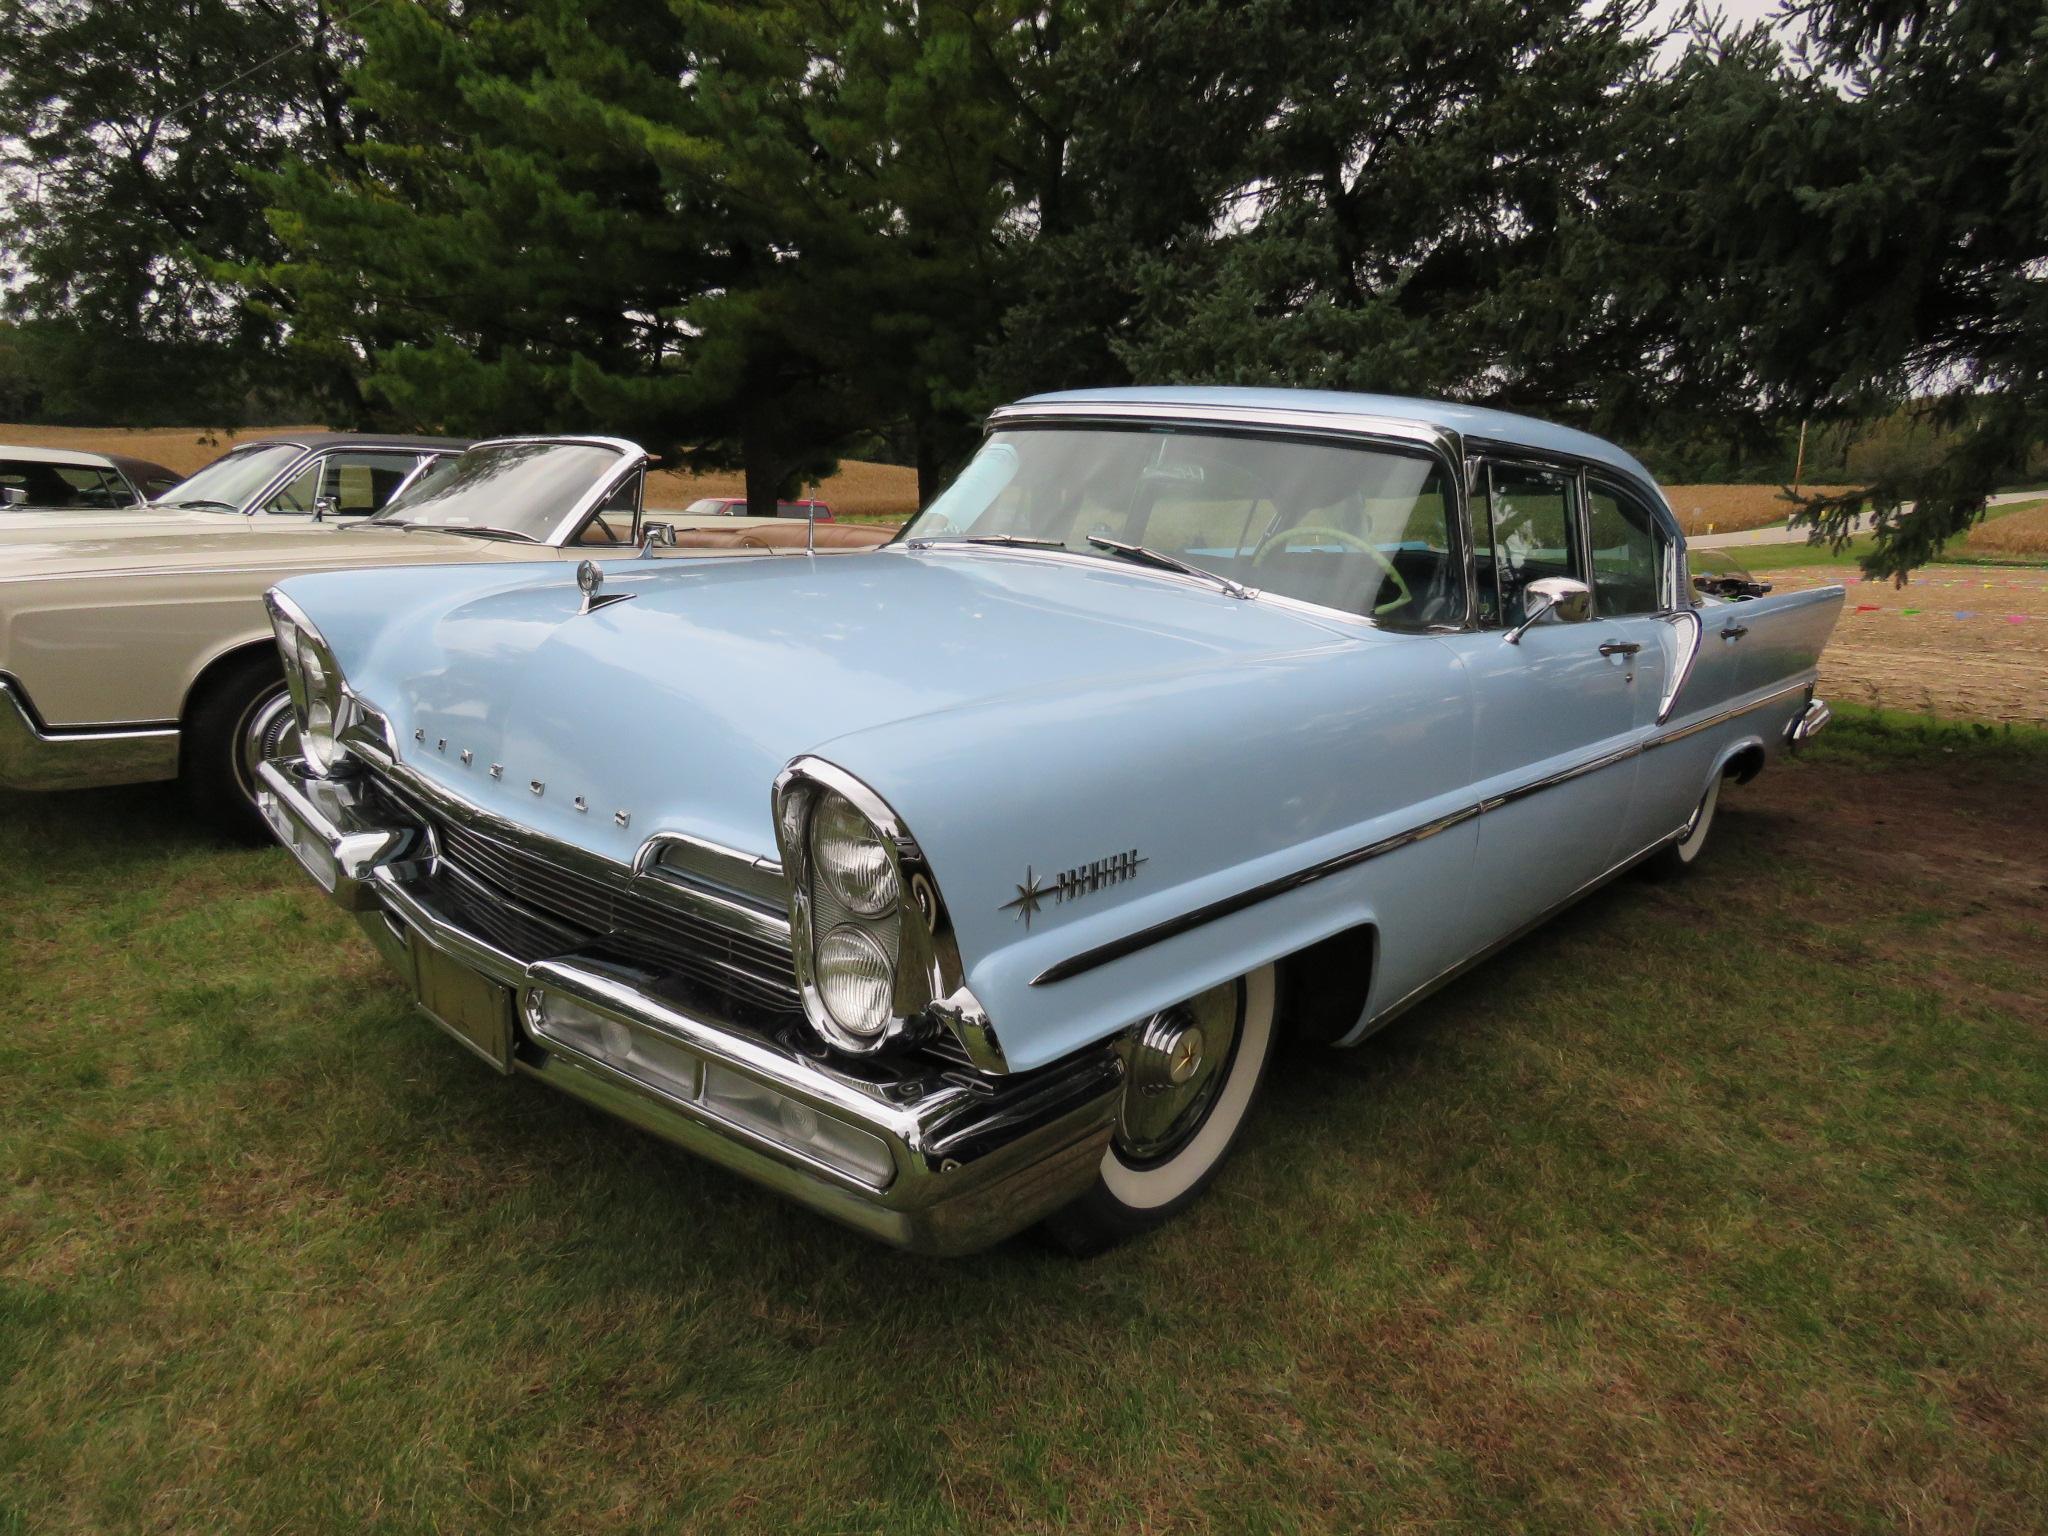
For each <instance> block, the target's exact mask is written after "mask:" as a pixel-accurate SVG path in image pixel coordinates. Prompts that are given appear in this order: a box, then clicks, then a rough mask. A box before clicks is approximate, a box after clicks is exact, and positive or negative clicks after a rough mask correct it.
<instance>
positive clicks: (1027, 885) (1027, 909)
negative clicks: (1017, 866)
mask: <svg viewBox="0 0 2048 1536" xmlns="http://www.w3.org/2000/svg"><path fill="white" fill-rule="evenodd" d="M1051 889H1052V887H1051V886H1049V885H1040V884H1039V883H1038V876H1037V875H1036V874H1034V873H1033V872H1032V869H1031V866H1030V865H1028V864H1027V865H1025V866H1024V883H1023V884H1022V885H1020V886H1018V887H1017V899H1016V900H1015V901H1006V902H1004V903H1003V905H1002V910H1003V911H1005V912H1015V913H1016V914H1017V915H1018V916H1019V917H1021V918H1022V919H1024V927H1025V929H1026V930H1027V931H1028V930H1029V929H1030V927H1031V919H1032V917H1033V915H1034V914H1036V913H1037V911H1038V904H1039V902H1040V900H1041V899H1042V898H1043V897H1044V896H1045V895H1046V893H1047V892H1048V891H1050V890H1051Z"/></svg>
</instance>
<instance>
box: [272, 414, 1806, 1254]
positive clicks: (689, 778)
mask: <svg viewBox="0 0 2048 1536" xmlns="http://www.w3.org/2000/svg"><path fill="white" fill-rule="evenodd" d="M1841 603H1842V591H1841V589H1840V588H1828V589H1825V590H1822V591H1816V592H1801V593H1797V594H1788V595H1777V596H1763V597H1746V596H1745V598H1744V600H1735V601H1724V600H1722V599H1721V598H1719V597H1715V596H1710V595H1706V594H1704V593H1701V592H1698V591H1695V589H1694V585H1693V583H1692V581H1691V579H1690V578H1689V575H1688V572H1687V568H1686V558H1685V547H1684V541H1683V539H1682V538H1681V537H1680V534H1679V531H1678V528H1677V525H1676V523H1675V522H1674V520H1673V519H1672V516H1671V514H1670V511H1669V509H1668V508H1667V506H1666V505H1665V502H1664V499H1663V497H1662V496H1661V495H1660V494H1659V493H1658V490H1657V487H1656V485H1655V484H1654V482H1653V481H1652V480H1651V478H1650V476H1649V474H1648V473H1647V472H1646V471H1645V470H1644V469H1643V467H1642V466H1641V465H1640V464H1638V463H1636V461H1635V460H1634V459H1632V458H1630V457H1629V456H1628V455H1627V454H1625V453H1623V452H1621V451H1620V450H1618V449H1616V448H1615V447H1613V446H1612V445H1610V444H1608V443H1605V442H1602V441H1600V440H1599V439H1597V438H1593V437H1589V436H1586V435H1585V434H1583V433H1580V432H1575V431H1569V430H1566V429H1563V428H1560V427H1555V426H1549V425H1546V424H1544V423H1542V422H1538V421H1531V420H1527V419H1524V418H1521V417H1517V416H1509V415H1503V414H1500V413H1497V412H1493V411H1486V410H1478V409H1472V408H1468V407H1464V406H1456V405H1445V404H1439V403H1434V402H1428V401H1421V400H1402V399H1391V398H1382V397H1375V396H1361V395H1344V394H1323V393H1311V392H1298V391H1287V390H1219V389H1125V390H1102V391H1087V392H1081V393H1072V394H1059V395H1049V396H1044V397H1041V398H1037V399H1032V400H1026V401H1024V402H1022V403H1021V404H1018V405H1014V406H1011V407H1009V408H1007V409H1004V410H1001V411H998V412H996V413H995V415H994V416H993V417H992V418H991V419H990V421H989V423H988V435H987V440H986V442H985V444H984V446H983V448H982V450H981V452H980V453H979V455H978V456H977V457H976V458H975V459H974V460H973V462H972V463H971V464H970V465H969V466H968V468H967V469H966V471H965V472H964V473H963V474H962V475H961V477H960V479H959V480H958V481H957V482H956V483H955V484H954V485H953V486H952V487H951V489H949V490H948V491H947V492H946V493H945V495H943V496H942V497H940V498H939V499H938V500H937V501H936V502H935V503H933V505H932V506H931V507H929V508H928V509H927V510H926V511H925V512H923V513H922V514H920V515H919V516H918V517H917V518H916V519H915V520H913V521H912V522H911V523H910V524H909V526H908V527H906V528H905V529H904V531H903V533H902V534H901V535H900V536H899V537H898V538H897V539H896V540H895V541H894V542H893V543H892V544H890V545H888V546H886V547H884V548H882V549H879V550H875V551H873V552H870V553H865V554H856V555H840V556H837V557H835V558H833V559H831V560H825V559H815V560H814V559H808V558H805V557H804V555H803V554H802V553H801V552H798V553H796V554H793V555H792V554H765V555H762V556H760V557H758V558H728V559H725V560H722V561H691V560H682V561H677V560H666V561H636V560H632V559H622V560H617V561H607V562H605V563H604V564H603V565H602V566H601V567H600V566H597V565H586V566H585V567H584V568H583V570H582V571H581V572H580V573H579V576H578V579H576V580H571V579H570V577H569V574H568V573H567V572H566V571H563V570H561V569H560V568H559V567H557V568H554V569H549V568H546V567H531V568H529V567H508V566H503V565H497V566H478V567H476V568H474V569H465V570H456V569H450V568H448V567H445V566H444V567H440V568H436V569H422V570H410V571H390V570H385V571H379V572H375V573H369V572H362V573H357V572H344V573H337V574H333V575H319V576H307V577H302V578H295V579H293V580H291V581H288V582H285V583H284V584H283V585H282V586H280V587H278V588H277V589H275V591H274V592H273V593H272V596H271V604H272V610H273V613H274V616H275V619H276V625H277V631H278V637H279V640H280V643H281V645H282V647H283V650H284V655H285V659H286V664H287V670H288V672H289V674H290V678H291V686H292V692H293V696H294V700H295V702H296V705H297V708H298V712H299V722H300V736H301V741H302V743H303V747H302V750H303V753H304V755H303V757H302V758H299V759H297V760H292V761H283V762H276V763H272V764H269V765H267V766H265V767H264V769H263V770H262V778H263V790H262V797H261V798H262V804H263V808H264V811H265V813H266V815H267V816H268V818H269V820H270V822H271V824H272V825H273V826H274V827H275V828H276V830H277V832H278V834H279V836H280V837H281V838H282V839H283V840H284V841H285V842H286V843H287V844H288V845H289V846H290V847H291V848H292V849H293V851H294V852H295V853H296V854H297V855H298V857H299V859H300V860H301V861H302V862H303V863H304V864H305V866H306V868H307V869H308V870H309V871H311V872H312V874H313V875H314V877H315V878H317V879H318V880H319V881H320V883H321V884H322V885H323V886H325V887H326V888H327V890H329V891H330V892H331V893H332V894H333V896H334V898H335V899H336V900H337V901H339V902H340V903H341V904H342V905H343V906H345V907H347V908H348V909H349V910H351V911H352V912H354V913H355V914H356V915H357V917H358V919H359V920H360V922H361V924H362V927H363V929H364V931H365V932H366V933H368V935H369V936H370V938H371V939H372V940H373V941H374V942H375V943H376V945H377V946H378V948H379V949H381V950H382V951H383V952H384V954H385V955H386V956H387V957H388V958H389V960H390V962H391V963H392V965H394V966H395V967H396V968H397V970H398V972H399V974H400V975H401V976H402V977H403V978H404V979H405V982H406V984H407V985H408V986H409V987H411V988H412V990H413V992H414V994H415V996H416V997H417V998H418V1000H419V1003H420V1006H421V1007H422V1009H424V1010H425V1011H426V1013H427V1014H428V1015H429V1016H430V1017H431V1018H433V1019H434V1020H435V1021H437V1022H438V1023H440V1024H441V1025H442V1026H443V1027H444V1028H445V1029H446V1030H447V1031H448V1032H449V1033H450V1034H452V1035H453V1036H454V1037H455V1038H456V1039H458V1040H460V1041H461V1042H462V1043H463V1044H465V1045H466V1046H468V1047H469V1048H470V1049H471V1050H473V1051H474V1052H475V1053H476V1054H477V1055H478V1056H480V1057H481V1058H482V1059H483V1060H485V1061H487V1062H489V1063H490V1064H491V1065H492V1066H493V1067H495V1068H497V1069H498V1070H499V1071H501V1072H506V1073H511V1072H524V1073H529V1074H531V1075H533V1076H535V1077H538V1078H540V1079H541V1080H542V1081H544V1082H548V1083H552V1084H554V1085H555V1086H557V1087H559V1088H561V1089H564V1090H565V1091H567V1092H569V1093H572V1094H575V1095H576V1096H578V1097H579V1098H582V1099H585V1100H587V1101H589V1102H591V1103H593V1104H596V1105H598V1106H600V1107H602V1108H604V1109H607V1110H610V1111H611V1112H613V1113H614V1114H616V1115H618V1116H620V1117H621V1118H623V1119H626V1120H629V1121H632V1122H633V1123H635V1124H637V1125H640V1126H643V1127H645V1128H647V1129H649V1130H651V1131H654V1132H656V1133H658V1134H660V1135H662V1136H665V1137H668V1138H670V1139H671V1140H673V1141H676V1142H678V1143H680V1144H682V1145H683V1146H685V1147H688V1148H690V1149H692V1150H694V1151H697V1152H700V1153H702V1154H704V1155H705V1156H707V1157H710V1158H712V1159H714V1160H715V1161H717V1162H720V1163H723V1164H725V1165H726V1166H728V1167H731V1168H735V1169H737V1170H739V1171H740V1172H741V1173H744V1174H746V1175H748V1176H749V1177H751V1178H754V1179H757V1180H759V1181H761V1182H762V1183H765V1184H767V1185H769V1186H771V1187H773V1188H775V1189H778V1190H780V1191H782V1192H783V1193H785V1194H788V1195H791V1196H793V1197H795V1198H796V1199H798V1200H801V1201H803V1202H805V1203H806V1204H808V1205H811V1206H813V1207H815V1208H817V1209H818V1210H821V1211H823V1212H825V1213H826V1214H828V1215H830V1216H833V1217H836V1218H837V1219H839V1220H841V1221H843V1222H846V1223H848V1224H850V1225H852V1226H855V1227H858V1228H860V1229H862V1230H864V1231H866V1232H870V1233H873V1234H875V1235H877V1236H880V1237H883V1238H886V1239H888V1240H890V1241H892V1242H896V1243H900V1244H903V1245H906V1246H909V1247H914V1248H919V1249H923V1250H927V1251H931V1252H938V1253H958V1252H962V1251H966V1250H969V1249H973V1248H976V1247H979V1246H981V1245H984V1244H987V1243H989V1242H992V1241H994V1240H996V1239H998V1238H1001V1237H1003V1236H1005V1235H1007V1234H1009V1233H1012V1232H1015V1231H1018V1230H1019V1229H1021V1228H1024V1227H1026V1226H1028V1225H1031V1224H1033V1223H1039V1222H1043V1223H1045V1224H1046V1227H1047V1229H1048V1230H1049V1231H1050V1232H1051V1233H1052V1234H1053V1235H1054V1236H1055V1237H1057V1238H1058V1239H1060V1240H1061V1241H1063V1242H1064V1243H1066V1244H1067V1245H1068V1246H1070V1247H1072V1248H1074V1249H1076V1250H1087V1249H1091V1248H1095V1247H1100V1246H1102V1245H1104V1244H1107V1243H1109V1242H1113V1241H1115V1240H1117V1239H1119V1238H1122V1237H1125V1236H1128V1235H1130V1234H1133V1233H1136V1232H1139V1231H1142V1230H1144V1229H1146V1228H1148V1227H1151V1226H1154V1225H1156V1224H1158V1223H1159V1222H1161V1221H1163V1220H1164V1219H1166V1218H1167V1217H1169V1216H1171V1215H1172V1214H1173V1213H1174V1212H1176V1211H1178V1210H1180V1209H1181V1208H1182V1207H1184V1206H1186V1205H1187V1204H1188V1203H1189V1202H1190V1201H1191V1200H1193V1199H1194V1198H1195V1197H1196V1196H1197V1194H1198V1193H1199V1192H1200V1191H1201V1189H1202V1188H1203V1186H1204V1185H1205V1184H1206V1183H1207V1182H1208V1180H1209V1179H1210V1178H1211V1176H1212V1175H1213V1174H1214V1173H1215V1172H1216V1169H1217V1167H1218V1165H1219V1164H1220V1163H1221V1161H1222V1160H1223V1158H1224V1156H1225V1154H1226V1153H1227V1152H1228V1151H1229V1149H1230V1147H1231V1144H1232V1143H1233V1142H1234V1141H1235V1140H1236V1138H1237V1135H1238V1133H1239V1131H1240V1129H1241V1128H1242V1126H1243V1125H1244V1123H1245V1118H1246V1115H1247V1113H1248V1111H1249V1110H1250V1107H1251V1104H1252V1101H1253V1099H1254V1097H1255V1095H1256V1094H1257V1091H1258V1087H1259V1081H1260V1077H1261V1075H1262V1074H1263V1073H1264V1071H1265V1069H1266V1065H1267V1062H1268V1060H1269V1058H1270V1056H1271V1054H1272V1051H1273V1046H1274V1041H1275V1038H1276V1035H1277V1033H1278V1032H1279V1031H1280V1030H1281V1029H1282V1028H1283V1027H1285V1028H1287V1029H1290V1030H1292V1031H1294V1032H1296V1033H1297V1034H1299V1035H1301V1036H1304V1037H1307V1038H1309V1039H1312V1040H1317V1041H1323V1042H1327V1043H1329V1044H1333V1045H1355V1044H1357V1043H1358V1042H1359V1041H1361V1040H1363V1039H1365V1038H1366V1037H1367V1036H1368V1035H1370V1034H1371V1033H1372V1032H1373V1031H1374V1030H1375V1029H1377V1028H1378V1027H1380V1026H1381V1025H1383V1024H1385V1023H1386V1022H1387V1021H1388V1020H1389V1019H1391V1018H1393V1017H1394V1016H1395V1015H1397V1014H1399V1013H1400V1012H1401V1011H1402V1010H1403V1009H1405V1008H1408V1007H1410V1006H1411V1005H1413V1004H1414V1003H1415V1002H1416V1001H1417V1000H1419V999H1420V998H1423V997H1425V996H1426V995H1427V994H1428V993H1429V992H1430V991H1431V990H1432V989H1433V988H1435V987H1438V986H1440V985H1442V984H1443V982H1444V981H1445V980H1447V979H1448V978H1450V977H1452V976H1454V975H1456V974H1457V973H1458V972H1459V971H1460V970H1461V969H1463V968H1464V967H1466V966H1468V965H1470V964H1472V963H1473V962H1474V961H1476V960H1478V959H1480V958H1481V957H1483V956H1484V955H1486V954H1487V953H1489V952H1490V951H1492V950H1493V949H1495V948H1497V947H1498V946H1500V945H1501V944H1503V943H1505V942H1507V941H1508V940H1510V939H1512V938H1514V937H1515V936H1516V935H1517V934H1519V933H1521V932H1522V931H1523V930H1525V929H1527V928H1528V927H1530V926H1531V925H1532V924H1534V923H1537V922H1540V921H1541V920H1542V919H1543V918H1544V917H1545V916H1547V915H1548V914H1550V913H1553V912H1555V911H1557V910H1558V909H1559V908H1560V907H1562V906H1563V905H1565V904H1566V903H1568V902H1570V901H1572V900H1574V899H1575V898H1577V897H1579V896H1582V895H1584V894H1585V893H1586V892H1587V891H1589V890H1591V889H1592V888H1593V887H1595V886H1597V885H1599V884H1600V883H1601V882H1602V881H1604V880H1607V879H1609V878H1610V877H1612V876H1613V875H1615V874H1616V873H1617V872H1619V871H1621V870H1623V869H1626V868H1628V867H1629V866H1630V865H1632V864H1635V863H1638V862H1640V861H1644V860H1655V861H1657V862H1659V863H1661V864H1663V865H1666V866H1672V867H1682V866H1684V865H1686V864H1689V863H1690V862H1691V861H1692V860H1694V859H1695V858H1697V857H1698V856H1699V854H1700V850H1701V848H1702V846H1703V845H1704V843H1705V841H1706V839H1707V835H1708V832H1709V830H1710V828H1711V826H1712V823H1713V818H1714V809H1715V805H1716V802H1717V798H1718V796H1719V795H1720V792H1721V788H1722V785H1723V784H1724V783H1725V782H1726V781H1728V780H1730V779H1734V780H1736V781H1738V782H1739V781H1741V780H1745V779H1748V778H1749V777H1751V776H1752V775H1753V774H1755V773H1756V772H1757V771H1758V770H1759V769H1760V768H1762V767H1763V766H1764V764H1765V763H1766V762H1768V761H1769V760H1770V759H1771V758H1772V757H1773V756H1774V755H1775V754H1776V753H1778V752H1779V751H1780V750H1782V749H1784V748H1786V747H1787V746H1789V745H1793V744H1796V743H1797V742H1798V741H1799V740H1801V739H1802V738H1803V737H1805V736H1807V735H1810V734H1811V733H1812V732H1814V731H1816V730H1818V729H1819V728H1820V727H1821V726H1822V724H1824V723H1825V721H1826V719H1827V708H1826V706H1825V705H1824V704H1822V703H1820V702H1818V701H1816V700H1815V699H1814V697H1813V693H1814V666H1815V660H1816V658H1817V657H1818V655H1819V653H1820V649H1821V646H1822V644H1823V643H1824V641H1825V640H1826V638H1827V635H1828V632H1829V629H1830V628H1831V626H1832V625H1833V623H1834V621H1835V618H1836V616H1837V614H1838V613H1839V611H1840V608H1841Z"/></svg>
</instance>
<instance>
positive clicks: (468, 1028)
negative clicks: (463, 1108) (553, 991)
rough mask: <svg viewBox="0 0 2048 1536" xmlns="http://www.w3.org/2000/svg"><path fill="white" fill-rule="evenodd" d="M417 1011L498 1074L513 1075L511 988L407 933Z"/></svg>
mask: <svg viewBox="0 0 2048 1536" xmlns="http://www.w3.org/2000/svg"><path fill="white" fill-rule="evenodd" d="M409 937H410V940H411V949H412V970H413V985H414V992H415V996H416V998H417V999H418V1002H419V1007H420V1012H422V1013H424V1014H425V1015H426V1016H427V1017H428V1018H430V1019H432V1020H433V1021H434V1022H435V1023H436V1024H438V1025H440V1026H441V1028H442V1029H444V1030H446V1031H447V1032H448V1033H449V1034H450V1035H452V1036H454V1038H455V1039H456V1040H458V1041H460V1042H461V1043H462V1044H463V1045H465V1046H467V1047H468V1048H469V1049H470V1051H471V1052H473V1053H474V1054H475V1055H477V1056H480V1057H482V1058H483V1060H485V1061H486V1062H488V1063H490V1065H491V1066H492V1067H493V1068H495V1069H496V1070H497V1071H499V1072H503V1073H505V1074H507V1075H508V1076H509V1075H510V1073H511V1071H512V1040H513V1028H512V989H511V988H509V987H502V986H499V985H498V983H496V982H495V981H492V980H491V979H490V978H489V977H487V976H484V975H481V974H480V973H478V972H477V971H474V970H472V969H470V967H468V966H466V965H464V964H463V963H462V962H461V961H460V960H457V959H454V958H453V957H451V956H449V955H446V954H443V953H442V952H441V951H440V950H438V949H436V948H435V947H434V946H433V945H431V944H429V943H428V942H427V941H426V940H425V939H423V938H421V937H420V935H419V933H418V932H417V930H415V931H413V932H412V933H411V934H410V936H409Z"/></svg>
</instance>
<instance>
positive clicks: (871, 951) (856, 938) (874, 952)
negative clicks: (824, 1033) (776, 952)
mask: <svg viewBox="0 0 2048 1536" xmlns="http://www.w3.org/2000/svg"><path fill="white" fill-rule="evenodd" d="M895 989H896V968H895V967H894V966H893V965H892V964H891V963H890V961H889V957H888V955H887V954H885V953H883V950H882V946H881V945H880V944H878V943H876V942H875V940H874V939H873V938H871V937H870V936H869V935H868V934H866V933H864V932H863V931H862V930H860V929H858V928H856V927H854V926H853V925H852V924H850V923H841V924H840V925H839V926H838V927H837V928H834V929H833V930H832V931H831V932H830V933H828V934H826V935H825V941H824V942H823V943H822V944H820V945H819V946H818V995H819V996H820V997H821V998H823V999H824V1002H825V1007H826V1008H827V1009H828V1010H829V1011H830V1012H831V1014H832V1019H833V1022H834V1023H836V1024H838V1026H839V1027H840V1028H841V1029H843V1030H845V1031H846V1032H847V1033H848V1034H849V1035H853V1036H855V1037H857V1038H859V1039H862V1040H873V1039H875V1038H876V1037H877V1036H879V1035H880V1034H881V1033H882V1031H883V1030H885V1029H887V1028H888V1027H889V1017H890V1004H891V999H892V994H893V993H894V991H895Z"/></svg>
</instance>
